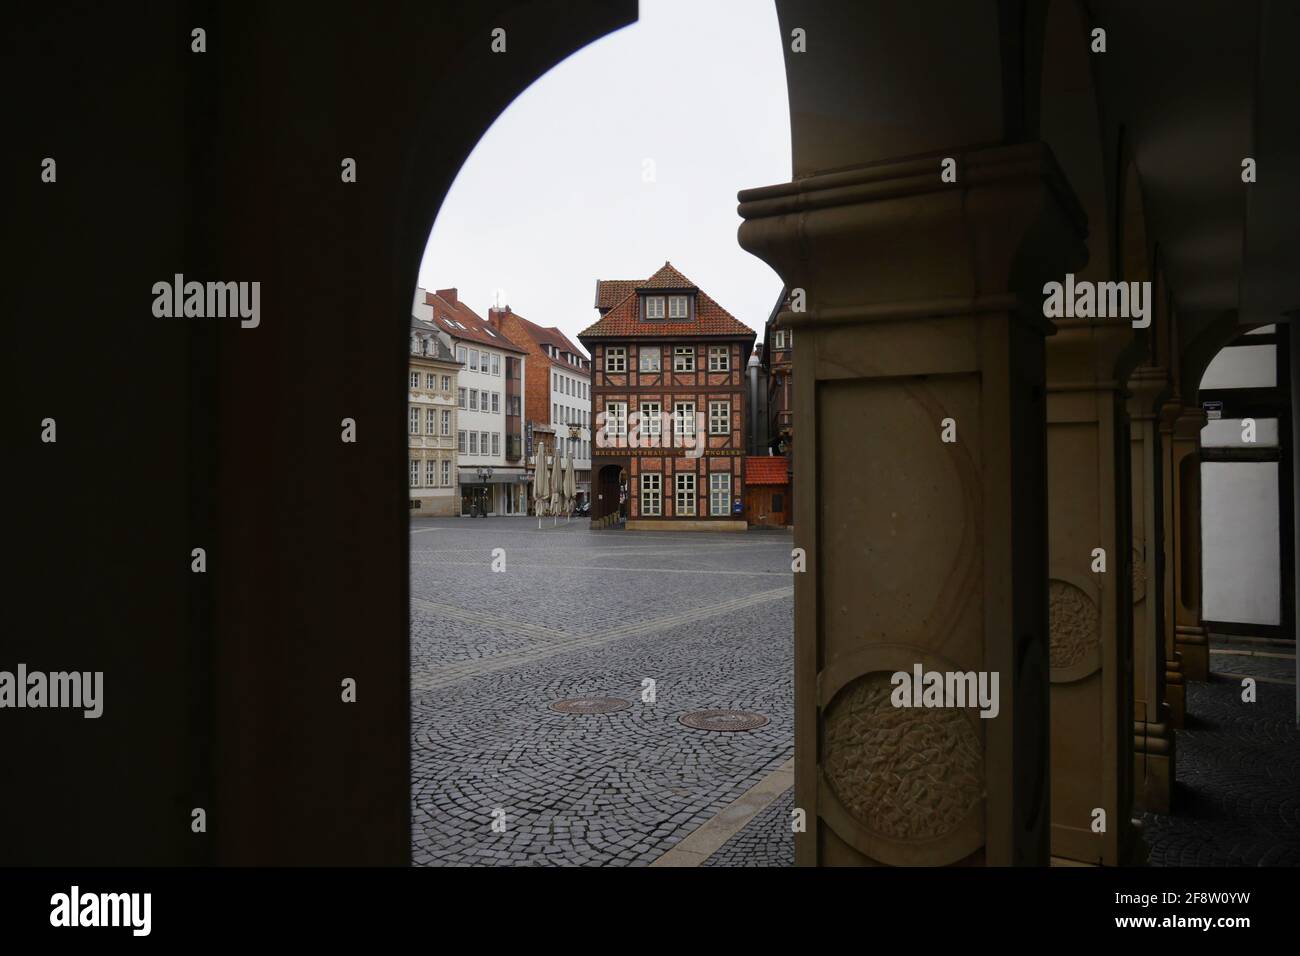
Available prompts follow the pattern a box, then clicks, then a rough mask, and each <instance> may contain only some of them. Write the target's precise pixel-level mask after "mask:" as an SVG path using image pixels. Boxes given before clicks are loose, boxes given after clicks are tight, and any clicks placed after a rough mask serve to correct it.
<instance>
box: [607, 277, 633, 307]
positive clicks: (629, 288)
mask: <svg viewBox="0 0 1300 956" xmlns="http://www.w3.org/2000/svg"><path fill="white" fill-rule="evenodd" d="M640 281H641V280H640V279H597V280H596V308H598V309H612V308H613V307H614V306H616V305H618V304H619V303H620V302H622V301H623V300H624V299H625V298H627V297H628V296H629V295H631V294H632V292H633V290H635V289H636V287H637V285H638V283H640Z"/></svg>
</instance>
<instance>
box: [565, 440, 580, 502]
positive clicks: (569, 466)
mask: <svg viewBox="0 0 1300 956" xmlns="http://www.w3.org/2000/svg"><path fill="white" fill-rule="evenodd" d="M577 498H578V476H577V474H576V473H575V472H574V470H573V452H572V451H570V452H569V460H568V461H567V462H566V463H565V469H564V502H565V513H566V514H570V515H571V514H573V505H574V502H575V501H576V500H577Z"/></svg>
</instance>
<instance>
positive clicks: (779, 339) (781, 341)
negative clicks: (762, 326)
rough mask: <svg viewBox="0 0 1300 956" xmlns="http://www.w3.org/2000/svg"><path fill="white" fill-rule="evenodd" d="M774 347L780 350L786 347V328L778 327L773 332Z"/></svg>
mask: <svg viewBox="0 0 1300 956" xmlns="http://www.w3.org/2000/svg"><path fill="white" fill-rule="evenodd" d="M772 348H774V349H778V350H780V349H783V348H785V329H777V330H776V331H775V332H773V333H772Z"/></svg>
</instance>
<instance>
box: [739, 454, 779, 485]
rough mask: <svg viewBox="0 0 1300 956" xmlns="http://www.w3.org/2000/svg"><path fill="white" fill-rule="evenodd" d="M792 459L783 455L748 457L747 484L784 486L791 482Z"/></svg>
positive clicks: (746, 463)
mask: <svg viewBox="0 0 1300 956" xmlns="http://www.w3.org/2000/svg"><path fill="white" fill-rule="evenodd" d="M789 465H790V459H788V458H786V457H785V456H783V455H747V456H746V457H745V484H747V485H784V484H786V483H787V482H789V480H790V467H789Z"/></svg>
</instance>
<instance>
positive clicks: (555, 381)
mask: <svg viewBox="0 0 1300 956" xmlns="http://www.w3.org/2000/svg"><path fill="white" fill-rule="evenodd" d="M551 388H552V389H554V390H555V391H556V392H559V390H560V373H559V372H556V371H554V370H552V372H551Z"/></svg>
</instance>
